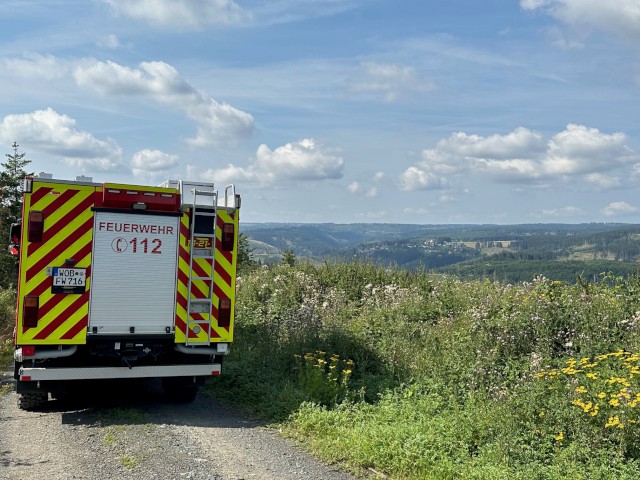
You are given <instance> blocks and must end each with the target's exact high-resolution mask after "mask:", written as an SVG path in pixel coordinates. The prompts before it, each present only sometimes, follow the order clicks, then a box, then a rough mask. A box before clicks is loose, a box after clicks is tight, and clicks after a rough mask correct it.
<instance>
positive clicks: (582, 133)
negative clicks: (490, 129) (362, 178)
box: [400, 124, 640, 190]
mask: <svg viewBox="0 0 640 480" xmlns="http://www.w3.org/2000/svg"><path fill="white" fill-rule="evenodd" d="M626 141H627V137H626V135H625V134H623V133H613V134H604V133H601V132H600V131H599V130H598V129H595V128H587V127H585V126H582V125H574V124H569V125H567V127H566V129H565V130H563V131H562V132H559V133H557V134H556V135H554V136H553V137H552V138H551V139H549V140H548V141H546V142H545V139H544V138H543V136H542V135H541V134H539V133H536V132H532V131H530V130H528V129H526V128H522V127H520V128H517V129H516V130H514V131H513V132H511V133H508V134H506V135H491V136H488V137H482V136H479V135H469V134H467V133H464V132H457V133H453V134H452V135H451V136H450V137H449V138H447V139H443V140H440V141H439V142H438V143H437V144H436V146H435V147H434V148H430V149H425V150H424V151H423V152H422V159H421V160H420V161H419V162H418V163H417V164H416V165H413V166H411V167H409V168H407V169H406V170H405V171H404V172H403V173H402V175H401V176H400V187H401V188H402V189H404V190H417V189H443V188H446V187H447V186H448V185H449V184H450V181H449V178H450V177H459V178H462V179H464V178H463V177H465V176H466V177H468V176H472V175H482V176H485V177H487V178H489V179H490V180H493V181H497V182H506V183H512V184H521V185H535V184H541V183H549V182H554V181H555V182H567V181H570V180H573V181H576V180H583V181H585V182H586V183H587V184H589V185H595V186H596V187H598V188H601V189H604V188H614V187H617V186H619V185H620V176H621V175H623V174H624V171H625V169H626V168H629V167H630V166H631V164H632V163H634V162H637V161H638V159H639V158H640V157H639V155H638V154H637V153H635V152H633V151H632V150H631V149H630V148H629V147H627V146H626V144H625V143H626Z"/></svg>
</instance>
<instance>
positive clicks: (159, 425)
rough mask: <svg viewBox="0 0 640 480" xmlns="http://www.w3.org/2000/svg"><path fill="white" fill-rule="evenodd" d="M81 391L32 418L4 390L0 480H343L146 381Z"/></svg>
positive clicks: (226, 416)
mask: <svg viewBox="0 0 640 480" xmlns="http://www.w3.org/2000/svg"><path fill="white" fill-rule="evenodd" d="M6 375H8V374H6ZM6 375H5V377H4V381H6V380H7V378H6ZM2 387H3V388H4V390H5V391H6V390H7V386H6V384H5V385H3V386H2ZM85 389H86V390H88V391H89V392H90V393H89V394H88V395H87V396H86V398H85V399H83V400H81V401H79V402H75V403H74V404H71V403H69V402H61V401H58V400H50V401H49V403H48V404H47V406H46V407H45V408H43V409H41V410H40V411H37V412H25V411H21V410H19V409H18V408H17V406H16V394H15V393H14V392H13V391H10V392H9V393H6V394H5V395H4V396H0V479H11V480H18V479H26V478H32V479H45V478H46V479H48V480H68V479H87V480H103V479H104V480H116V479H144V480H147V479H190V480H205V479H206V480H240V479H246V480H249V479H260V480H276V479H277V480H293V479H296V480H297V479H312V480H320V479H326V480H347V479H352V478H353V477H351V476H350V475H347V474H345V473H343V472H339V471H336V470H335V469H332V468H331V467H330V466H326V465H324V464H322V463H321V462H319V461H318V460H316V459H315V458H313V457H311V456H309V455H307V454H306V453H304V452H301V451H300V450H299V449H297V448H296V447H294V446H291V445H290V444H288V443H287V442H285V441H284V440H282V439H280V438H279V437H278V436H277V435H276V433H275V432H274V431H273V430H272V429H268V428H266V427H264V426H262V425H260V423H259V422H257V421H255V420H251V419H249V418H247V417H246V416H244V415H243V414H241V413H238V412H235V411H233V410H231V409H229V408H226V407H223V406H221V405H220V404H219V403H217V402H216V401H215V400H214V399H212V398H210V397H207V396H204V395H202V394H201V395H199V396H198V398H197V399H196V401H195V402H194V403H193V404H188V405H182V404H171V403H168V402H167V401H165V400H164V399H163V397H162V395H161V392H160V388H159V385H158V383H157V382H152V381H149V382H144V383H137V384H136V383H126V382H112V383H109V384H108V385H106V384H100V385H90V384H87V385H86V388H85Z"/></svg>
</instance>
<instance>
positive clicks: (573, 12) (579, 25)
mask: <svg viewBox="0 0 640 480" xmlns="http://www.w3.org/2000/svg"><path fill="white" fill-rule="evenodd" d="M520 7H521V8H522V9H524V10H542V11H544V12H546V13H547V14H549V15H551V16H552V17H554V18H555V19H557V20H559V21H561V22H563V23H564V24H566V25H569V26H571V27H575V29H576V30H584V28H587V29H595V30H600V31H603V32H607V33H613V34H615V35H618V36H621V37H624V38H627V39H629V40H635V41H637V40H640V8H638V1H637V0H615V1H602V0H520Z"/></svg>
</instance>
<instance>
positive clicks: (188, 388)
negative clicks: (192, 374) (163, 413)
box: [162, 378, 198, 403]
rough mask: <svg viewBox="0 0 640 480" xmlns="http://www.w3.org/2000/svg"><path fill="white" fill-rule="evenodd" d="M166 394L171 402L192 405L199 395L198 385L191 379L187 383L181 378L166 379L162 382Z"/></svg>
mask: <svg viewBox="0 0 640 480" xmlns="http://www.w3.org/2000/svg"><path fill="white" fill-rule="evenodd" d="M162 388H163V389H164V394H165V396H166V397H167V399H168V400H169V401H170V402H175V403H191V402H193V401H194V400H195V399H196V396H197V395H198V385H196V384H194V383H193V381H192V380H191V379H189V380H188V381H185V380H184V379H182V378H180V379H178V378H171V379H169V378H165V379H163V381H162Z"/></svg>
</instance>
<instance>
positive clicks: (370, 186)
mask: <svg viewBox="0 0 640 480" xmlns="http://www.w3.org/2000/svg"><path fill="white" fill-rule="evenodd" d="M384 177H385V174H384V172H376V173H374V174H373V177H372V178H371V180H362V181H353V182H351V183H350V184H349V185H347V190H349V192H350V193H353V194H355V195H360V196H364V197H367V198H375V197H377V196H378V195H379V194H380V188H379V186H378V185H379V184H380V182H382V180H383V179H384Z"/></svg>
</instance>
